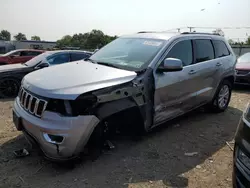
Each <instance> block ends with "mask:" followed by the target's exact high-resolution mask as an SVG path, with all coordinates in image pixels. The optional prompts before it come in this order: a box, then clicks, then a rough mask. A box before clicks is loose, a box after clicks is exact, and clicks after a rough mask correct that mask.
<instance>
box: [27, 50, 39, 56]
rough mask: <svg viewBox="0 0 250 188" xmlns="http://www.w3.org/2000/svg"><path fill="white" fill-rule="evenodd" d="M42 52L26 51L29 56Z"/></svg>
mask: <svg viewBox="0 0 250 188" xmlns="http://www.w3.org/2000/svg"><path fill="white" fill-rule="evenodd" d="M41 53H42V52H39V51H29V52H28V55H29V56H37V55H40V54H41Z"/></svg>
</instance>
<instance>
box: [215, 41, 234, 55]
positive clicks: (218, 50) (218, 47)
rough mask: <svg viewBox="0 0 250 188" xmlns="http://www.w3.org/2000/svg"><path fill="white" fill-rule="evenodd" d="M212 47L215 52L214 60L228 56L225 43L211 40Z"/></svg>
mask: <svg viewBox="0 0 250 188" xmlns="http://www.w3.org/2000/svg"><path fill="white" fill-rule="evenodd" d="M213 45H214V50H215V58H220V57H224V56H228V55H230V52H229V50H228V48H227V45H226V44H225V42H223V41H220V40H213Z"/></svg>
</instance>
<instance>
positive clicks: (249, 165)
mask: <svg viewBox="0 0 250 188" xmlns="http://www.w3.org/2000/svg"><path fill="white" fill-rule="evenodd" d="M237 158H238V159H239V161H240V162H241V163H242V164H243V165H245V166H246V167H247V168H248V169H250V158H249V157H248V156H247V155H246V154H245V153H244V152H243V151H241V149H240V148H238V151H237Z"/></svg>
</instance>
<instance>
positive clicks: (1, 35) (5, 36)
mask: <svg viewBox="0 0 250 188" xmlns="http://www.w3.org/2000/svg"><path fill="white" fill-rule="evenodd" d="M10 39H11V35H10V32H9V31H7V30H2V31H1V32H0V40H10Z"/></svg>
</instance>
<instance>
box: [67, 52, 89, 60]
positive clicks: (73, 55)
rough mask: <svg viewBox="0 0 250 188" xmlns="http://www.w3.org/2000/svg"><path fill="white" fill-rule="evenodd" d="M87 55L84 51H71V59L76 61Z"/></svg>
mask: <svg viewBox="0 0 250 188" xmlns="http://www.w3.org/2000/svg"><path fill="white" fill-rule="evenodd" d="M87 57H89V55H88V54H85V53H71V61H78V60H81V59H85V58H87Z"/></svg>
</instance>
